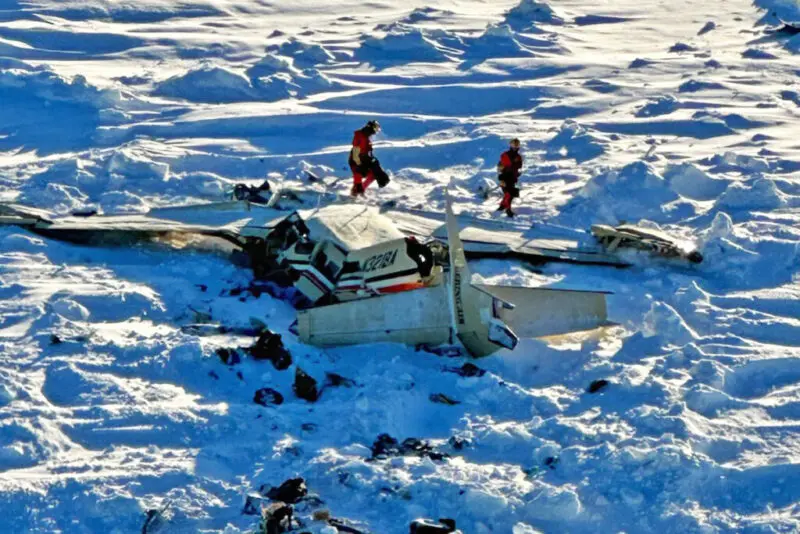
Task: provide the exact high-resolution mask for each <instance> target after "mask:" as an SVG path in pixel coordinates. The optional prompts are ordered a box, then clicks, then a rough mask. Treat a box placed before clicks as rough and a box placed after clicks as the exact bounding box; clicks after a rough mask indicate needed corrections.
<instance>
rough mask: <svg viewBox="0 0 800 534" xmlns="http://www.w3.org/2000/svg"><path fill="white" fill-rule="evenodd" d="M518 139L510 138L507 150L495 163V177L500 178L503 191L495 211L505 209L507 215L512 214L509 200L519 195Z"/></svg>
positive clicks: (519, 158) (520, 165) (520, 161)
mask: <svg viewBox="0 0 800 534" xmlns="http://www.w3.org/2000/svg"><path fill="white" fill-rule="evenodd" d="M519 146H520V144H519V139H512V140H511V143H510V144H509V147H508V150H506V151H505V152H503V154H502V155H501V156H500V163H498V164H497V179H498V180H500V189H501V190H502V191H503V200H502V202H500V207H499V208H497V211H503V210H505V211H506V215H508V216H509V217H513V216H514V212H513V211H512V209H511V202H512V201H513V200H514V199H515V198H517V197H518V196H519V188H518V187H517V181H519V176H520V174H521V173H522V155H521V154H520V153H519Z"/></svg>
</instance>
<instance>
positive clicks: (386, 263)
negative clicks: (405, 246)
mask: <svg viewBox="0 0 800 534" xmlns="http://www.w3.org/2000/svg"><path fill="white" fill-rule="evenodd" d="M395 260H397V249H395V250H390V251H389V252H384V253H382V254H376V255H374V256H370V257H369V258H367V259H366V260H365V261H364V272H367V273H368V272H371V271H379V270H381V269H385V268H386V267H390V266H392V265H394V262H395Z"/></svg>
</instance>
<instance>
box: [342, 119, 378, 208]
mask: <svg viewBox="0 0 800 534" xmlns="http://www.w3.org/2000/svg"><path fill="white" fill-rule="evenodd" d="M380 131H381V125H380V124H378V121H369V122H368V123H367V124H365V125H364V127H363V128H361V129H360V130H356V131H355V132H354V133H353V148H352V149H351V150H350V160H349V163H350V170H352V171H353V188H352V189H351V190H350V194H351V195H352V196H358V195H363V194H364V190H365V189H366V188H367V187H369V184H371V183H372V182H373V181H375V173H374V172H373V170H372V167H373V160H374V158H373V156H372V141H371V140H370V137H372V136H373V135H375V134H376V133H378V132H380Z"/></svg>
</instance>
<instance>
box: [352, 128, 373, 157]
mask: <svg viewBox="0 0 800 534" xmlns="http://www.w3.org/2000/svg"><path fill="white" fill-rule="evenodd" d="M353 146H357V147H358V148H359V153H360V154H361V155H362V156H369V155H371V154H372V141H370V140H369V136H368V135H367V134H365V133H364V131H363V130H356V131H355V132H354V133H353Z"/></svg>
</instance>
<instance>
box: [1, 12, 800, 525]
mask: <svg viewBox="0 0 800 534" xmlns="http://www.w3.org/2000/svg"><path fill="white" fill-rule="evenodd" d="M756 4H757V5H752V4H751V3H750V2H749V1H748V0H726V1H723V0H708V1H705V2H690V1H687V0H675V1H671V2H657V1H655V0H636V1H634V0H616V1H614V2H593V1H589V0H561V1H553V2H551V3H550V4H544V3H537V2H534V1H533V0H523V1H522V2H521V3H516V2H515V1H514V0H512V1H506V0H503V1H496V2H482V1H478V0H443V1H442V2H439V3H437V4H436V5H435V7H431V6H430V5H427V4H426V3H425V2H423V1H422V0H411V1H407V2H388V1H385V2H371V3H367V4H365V3H363V2H354V1H352V0H344V1H342V2H325V1H322V0H294V1H292V2H285V1H276V2H266V1H262V0H199V1H193V2H189V1H177V0H174V1H167V0H80V1H78V0H30V1H28V0H0V105H1V106H2V107H1V108H0V199H4V200H11V199H16V200H18V201H19V202H24V203H26V204H31V205H35V206H40V207H45V208H48V209H54V210H56V211H59V212H64V213H66V212H70V211H71V210H75V209H79V208H87V207H95V208H99V209H101V210H103V211H105V212H106V213H118V212H139V211H143V210H146V209H147V208H148V207H153V206H162V205H167V204H172V203H176V202H177V203H190V202H200V201H206V200H212V199H219V198H221V197H222V196H223V194H224V191H225V190H226V189H228V188H230V187H231V184H233V183H236V182H239V181H248V182H252V183H254V184H255V183H259V182H260V181H261V180H262V179H263V177H264V176H265V175H266V174H268V173H280V175H283V176H284V178H281V180H283V181H285V182H286V183H289V184H290V185H292V186H294V187H309V186H308V185H307V184H306V183H305V182H304V180H305V177H304V173H303V171H304V170H305V169H312V170H314V171H315V172H317V173H318V174H322V175H323V176H327V177H333V176H340V177H343V176H346V174H347V171H346V170H345V166H346V163H345V161H346V152H347V145H348V144H349V142H350V139H351V136H352V132H353V130H355V129H356V128H358V127H360V126H361V125H362V124H363V123H364V122H365V121H366V120H367V119H371V118H377V119H378V120H380V122H381V123H382V125H383V128H384V132H383V134H382V135H381V137H380V139H379V143H378V145H377V148H376V151H377V155H378V157H380V159H381V162H382V163H383V164H384V166H385V167H387V168H389V169H391V170H392V171H393V172H394V180H393V181H392V183H391V184H390V185H389V186H388V187H387V188H385V189H383V190H377V189H376V190H374V191H368V195H367V197H368V201H369V202H377V201H379V200H381V201H382V200H389V199H392V200H395V201H396V202H397V203H398V205H400V206H406V207H422V206H425V207H428V208H432V209H442V207H443V202H444V187H445V186H446V185H448V184H451V193H452V194H453V196H454V198H455V201H456V209H457V210H459V209H460V210H461V211H462V212H470V213H472V214H473V215H475V216H480V217H494V216H495V214H494V209H495V207H496V204H497V201H498V199H497V198H495V197H492V198H490V199H489V200H483V199H481V198H480V197H479V196H478V195H476V194H475V193H476V189H477V187H478V186H479V185H480V184H481V183H483V181H484V179H485V178H492V177H493V172H494V171H493V169H494V166H495V164H496V161H497V159H498V155H499V153H500V151H502V150H503V149H504V147H505V145H506V142H507V140H508V138H510V137H512V136H517V137H519V138H520V139H521V140H522V143H523V151H524V154H525V156H526V158H527V160H526V169H525V173H524V176H523V179H522V184H523V185H522V187H523V189H522V198H521V202H519V208H518V213H519V215H518V217H517V221H516V223H517V224H524V225H530V224H534V225H537V224H538V225H541V224H552V225H560V226H565V227H569V228H577V229H585V228H588V227H589V225H590V224H592V223H597V222H606V223H608V222H618V221H622V220H626V221H639V220H646V221H649V222H647V223H646V224H655V225H659V226H661V227H663V228H665V229H667V230H669V231H671V232H673V233H675V234H677V235H680V236H683V237H684V238H685V239H686V240H687V241H694V242H697V243H698V244H699V245H700V248H701V250H702V252H703V254H704V256H705V257H706V261H705V262H704V263H703V264H702V265H700V266H698V267H691V268H690V267H688V266H685V265H681V264H676V263H670V262H665V261H656V260H650V259H647V258H645V257H637V258H635V261H636V266H635V267H634V268H632V269H628V270H614V269H604V268H596V267H595V268H590V267H575V266H563V265H561V266H549V267H545V268H543V269H540V270H537V271H536V272H534V271H532V270H529V269H528V268H526V267H525V266H524V265H521V264H516V263H508V262H499V261H483V262H479V263H477V264H475V265H474V266H473V269H474V270H475V271H476V273H477V275H476V276H479V277H480V278H482V279H484V280H490V281H492V282H505V283H517V284H527V285H551V286H555V287H572V288H593V289H597V288H599V289H604V290H609V291H613V292H614V295H613V296H612V297H611V298H610V299H609V310H610V314H611V318H612V319H613V320H614V321H616V322H617V323H619V326H617V327H614V328H609V329H606V330H605V331H603V332H602V333H601V334H599V335H596V336H592V337H588V338H587V337H582V336H573V337H570V338H568V339H566V340H560V341H558V342H553V343H547V342H544V341H533V340H525V341H524V342H523V343H521V345H520V347H519V348H518V349H517V350H516V351H514V352H513V353H500V354H499V355H497V356H493V357H490V358H487V359H485V360H481V361H479V362H476V363H477V365H479V366H480V367H481V368H483V369H485V370H486V371H487V372H486V373H485V374H484V375H482V376H474V377H461V376H459V375H458V374H457V373H454V372H452V370H453V369H454V368H459V367H461V365H462V364H463V363H464V360H462V359H449V358H444V357H440V356H436V355H434V354H430V353H427V352H424V351H420V352H416V351H414V350H413V349H410V348H406V347H401V346H393V345H380V346H362V347H357V348H350V349H337V350H326V351H322V350H318V349H314V348H312V347H307V346H303V345H300V344H299V343H298V342H297V340H296V338H294V337H293V336H292V335H291V334H290V333H288V327H289V325H290V323H291V322H292V321H293V319H294V311H293V309H292V308H291V307H290V306H289V305H288V304H287V303H285V302H283V301H280V300H276V299H272V298H270V297H269V296H267V295H262V296H260V297H258V298H257V297H255V296H254V295H252V294H250V293H248V292H246V291H245V292H240V291H239V289H240V288H242V287H246V286H247V285H248V284H249V282H250V280H251V278H252V275H251V273H250V272H249V271H248V270H246V269H243V268H240V267H237V266H235V265H233V264H232V263H231V262H229V261H228V259H227V258H226V257H225V256H224V255H222V254H213V253H202V252H197V251H175V250H173V249H169V248H164V247H137V248H133V249H113V248H110V249H103V248H88V247H81V246H75V245H67V244H63V243H59V242H55V241H51V240H47V239H43V238H40V237H36V236H34V235H32V234H29V233H26V232H24V231H20V230H18V229H13V228H0V299H2V300H0V492H2V499H0V525H2V528H1V529H0V530H2V531H3V532H47V533H51V532H64V533H88V532H120V533H122V532H139V531H140V530H141V526H142V524H143V523H144V518H145V512H146V510H148V509H153V508H161V507H162V506H164V505H165V504H166V503H171V504H170V507H169V510H168V514H167V515H168V516H169V521H168V522H167V524H166V525H165V526H164V527H163V528H164V531H166V532H176V533H177V532H187V533H188V532H223V531H224V532H228V533H235V532H248V531H250V530H252V529H253V528H254V527H255V525H256V518H255V517H254V516H251V515H243V514H242V509H243V506H244V502H245V496H246V495H247V494H248V493H250V492H254V491H257V490H258V489H259V488H260V487H261V485H262V484H266V485H267V486H270V485H271V486H277V485H278V484H280V483H281V482H283V481H284V480H285V479H287V478H290V477H293V476H302V477H304V478H305V479H306V482H307V484H308V487H309V490H310V491H311V492H312V493H314V494H315V495H316V496H317V497H318V499H319V500H309V501H306V502H304V503H301V504H300V505H299V506H298V512H299V516H300V517H301V518H303V519H304V520H306V521H307V522H308V527H307V530H308V531H310V532H315V533H317V532H326V533H327V532H331V531H330V530H329V529H330V527H325V526H324V524H323V523H319V522H317V523H314V522H310V517H311V513H312V512H313V511H314V510H315V509H318V508H326V509H329V510H330V512H331V514H332V515H333V516H334V517H337V518H342V519H346V520H348V521H350V522H351V524H352V525H354V526H357V527H358V528H360V529H362V530H364V531H369V532H374V533H401V532H407V531H408V524H409V522H410V521H411V520H412V519H414V518H416V517H419V516H428V517H452V518H454V519H456V521H457V523H458V526H459V527H460V528H461V529H462V530H463V532H464V533H469V534H484V533H489V532H513V533H514V534H528V533H533V532H539V531H541V532H622V531H624V532H630V533H633V532H672V533H688V532H702V533H711V532H748V533H766V532H796V531H797V530H798V529H800V504H798V503H799V502H800V277H799V275H798V273H799V272H800V127H798V118H800V55H798V54H800V41H798V39H800V36H798V35H797V32H796V31H794V30H792V28H791V27H784V23H792V22H793V21H794V22H796V21H800V16H797V13H798V12H800V8H799V7H798V3H797V0H780V1H777V0H775V1H771V0H757V2H756ZM798 25H800V24H798ZM337 187H339V188H341V191H342V192H346V190H347V181H346V180H342V181H340V182H339V183H338V185H337ZM198 313H199V314H201V315H202V314H210V316H211V317H212V319H213V320H216V321H220V322H222V323H224V324H226V325H228V326H245V325H247V324H248V322H249V319H250V317H257V318H260V319H261V320H263V321H264V322H266V323H267V324H268V325H269V327H270V328H271V329H273V330H274V331H276V332H279V333H281V334H283V335H284V341H285V343H286V345H287V347H288V348H289V350H290V351H291V353H292V355H293V357H294V361H295V364H294V365H296V366H300V367H302V369H304V370H305V371H306V372H308V373H309V374H311V375H312V376H314V377H316V378H317V379H319V380H320V381H321V382H322V381H324V379H325V373H330V372H334V373H338V374H339V375H342V376H344V377H346V378H349V379H351V380H352V381H354V382H355V384H351V387H338V388H327V389H325V391H324V392H323V394H322V397H321V398H320V400H319V401H318V402H317V403H314V404H310V403H307V402H306V401H303V400H301V399H298V398H296V397H295V395H294V394H293V393H292V388H291V384H292V380H293V377H294V366H293V367H292V368H291V369H289V370H286V371H278V370H276V369H275V368H274V367H273V366H272V365H271V364H270V363H269V362H266V363H265V362H256V361H252V360H249V359H246V360H244V361H243V362H242V363H240V364H238V365H235V366H231V367H229V366H227V365H225V364H224V363H222V362H221V361H220V359H219V358H218V357H217V355H216V354H215V350H216V349H217V348H232V347H237V346H249V345H251V344H252V342H253V339H252V338H248V337H244V336H233V335H218V336H198V335H195V334H191V333H186V332H184V331H183V330H182V329H181V326H182V325H186V324H188V323H190V322H193V321H195V320H196V318H197V317H196V316H197V315H198ZM599 379H605V380H608V381H609V385H608V386H607V387H606V388H604V389H603V390H601V391H600V392H598V393H589V392H587V387H588V386H589V385H590V384H591V383H592V382H593V381H595V380H599ZM262 387H271V388H273V389H275V390H277V391H279V392H281V393H282V394H283V396H284V398H285V402H284V403H283V404H281V405H278V406H269V407H264V406H260V405H258V404H255V403H254V402H253V395H254V393H255V391H256V390H258V389H259V388H262ZM440 393H441V394H444V395H446V396H447V397H449V398H452V399H455V400H458V401H460V404H457V405H452V406H451V405H446V404H441V403H434V402H432V401H431V396H432V395H434V396H435V395H436V394H440ZM384 433H386V434H389V435H391V436H392V437H394V438H396V439H398V440H399V441H402V440H404V439H406V438H411V437H413V438H419V439H422V440H427V441H429V442H430V444H431V445H432V446H433V447H435V449H436V450H437V451H438V452H440V453H445V454H447V455H449V456H448V457H447V458H444V459H431V458H430V457H417V456H405V457H402V456H401V457H390V458H388V459H377V460H374V459H372V458H371V456H372V453H371V450H370V447H371V446H372V445H373V443H374V442H375V441H376V439H377V438H378V436H379V435H380V434H384ZM434 456H435V457H436V458H439V457H438V456H436V455H434ZM320 501H321V502H320ZM326 528H327V529H328V530H324V529H326Z"/></svg>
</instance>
